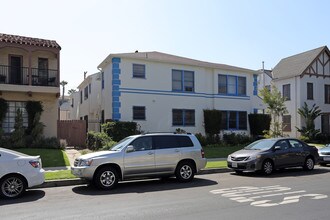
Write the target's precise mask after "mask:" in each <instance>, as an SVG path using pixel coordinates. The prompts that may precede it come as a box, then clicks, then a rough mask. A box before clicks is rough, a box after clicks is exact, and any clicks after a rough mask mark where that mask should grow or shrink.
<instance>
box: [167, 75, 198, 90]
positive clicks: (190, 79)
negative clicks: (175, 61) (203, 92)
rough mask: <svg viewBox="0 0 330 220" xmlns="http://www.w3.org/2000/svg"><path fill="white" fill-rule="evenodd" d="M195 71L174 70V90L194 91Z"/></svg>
mask: <svg viewBox="0 0 330 220" xmlns="http://www.w3.org/2000/svg"><path fill="white" fill-rule="evenodd" d="M194 81H195V80H194V72H193V71H185V70H172V90H173V91H183V92H193V91H194V83H195V82H194Z"/></svg>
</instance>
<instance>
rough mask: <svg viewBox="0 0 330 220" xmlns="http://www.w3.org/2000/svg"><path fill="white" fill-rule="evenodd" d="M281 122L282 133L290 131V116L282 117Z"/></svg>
mask: <svg viewBox="0 0 330 220" xmlns="http://www.w3.org/2000/svg"><path fill="white" fill-rule="evenodd" d="M282 121H283V123H282V129H283V131H291V115H283V118H282Z"/></svg>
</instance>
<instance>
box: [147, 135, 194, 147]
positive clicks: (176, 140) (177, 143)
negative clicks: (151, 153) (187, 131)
mask: <svg viewBox="0 0 330 220" xmlns="http://www.w3.org/2000/svg"><path fill="white" fill-rule="evenodd" d="M153 145H154V147H155V149H166V148H178V147H193V146H194V144H193V143H192V141H191V140H190V138H189V137H187V136H174V135H163V136H155V137H153Z"/></svg>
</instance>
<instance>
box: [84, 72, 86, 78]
mask: <svg viewBox="0 0 330 220" xmlns="http://www.w3.org/2000/svg"><path fill="white" fill-rule="evenodd" d="M86 75H87V71H85V72H84V79H86Z"/></svg>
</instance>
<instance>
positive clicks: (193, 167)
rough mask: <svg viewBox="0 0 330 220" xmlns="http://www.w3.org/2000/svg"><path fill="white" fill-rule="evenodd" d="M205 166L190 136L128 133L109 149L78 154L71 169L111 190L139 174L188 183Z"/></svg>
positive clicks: (81, 176) (200, 148)
mask: <svg viewBox="0 0 330 220" xmlns="http://www.w3.org/2000/svg"><path fill="white" fill-rule="evenodd" d="M205 165H206V159H205V158H204V151H203V149H202V147H201V145H200V143H199V141H198V140H197V138H196V137H195V136H194V135H192V134H173V133H172V134H167V133H154V134H143V135H134V136H129V137H127V138H125V139H123V140H121V141H120V142H118V144H116V145H115V146H114V147H112V149H111V150H109V151H100V152H95V153H90V154H86V155H83V156H80V157H79V158H77V159H76V160H75V162H74V166H73V167H71V172H72V174H73V175H75V176H77V177H80V178H84V179H87V180H90V181H93V183H94V184H95V185H96V186H97V187H98V188H100V189H111V188H113V187H115V186H116V185H117V183H118V181H124V180H128V179H132V178H134V179H136V178H142V177H162V176H165V177H166V176H176V178H177V179H178V180H179V181H180V182H188V181H191V180H192V179H193V178H194V175H195V173H197V172H198V171H200V170H201V169H203V168H204V167H205Z"/></svg>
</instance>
